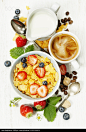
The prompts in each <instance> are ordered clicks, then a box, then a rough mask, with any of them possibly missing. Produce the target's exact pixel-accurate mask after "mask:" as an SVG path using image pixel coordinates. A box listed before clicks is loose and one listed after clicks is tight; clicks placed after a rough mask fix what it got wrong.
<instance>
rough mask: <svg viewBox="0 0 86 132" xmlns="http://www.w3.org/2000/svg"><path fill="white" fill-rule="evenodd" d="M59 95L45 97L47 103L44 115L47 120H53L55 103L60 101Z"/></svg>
mask: <svg viewBox="0 0 86 132" xmlns="http://www.w3.org/2000/svg"><path fill="white" fill-rule="evenodd" d="M60 99H61V97H50V98H48V99H47V102H48V105H47V107H45V109H44V116H45V118H46V119H47V120H48V121H51V122H52V121H54V119H55V117H56V107H55V105H56V104H57V103H58V102H59V101H60Z"/></svg>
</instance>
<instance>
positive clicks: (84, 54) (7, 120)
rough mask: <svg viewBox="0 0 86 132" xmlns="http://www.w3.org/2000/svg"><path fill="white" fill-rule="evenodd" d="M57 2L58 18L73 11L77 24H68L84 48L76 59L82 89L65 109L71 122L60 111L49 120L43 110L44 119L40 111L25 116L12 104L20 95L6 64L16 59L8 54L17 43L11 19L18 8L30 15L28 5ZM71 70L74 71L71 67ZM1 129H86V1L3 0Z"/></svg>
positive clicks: (0, 27) (0, 9)
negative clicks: (11, 101)
mask: <svg viewBox="0 0 86 132" xmlns="http://www.w3.org/2000/svg"><path fill="white" fill-rule="evenodd" d="M54 2H57V3H59V4H60V9H59V11H58V14H57V15H58V18H59V19H61V18H64V17H65V12H66V11H69V12H70V17H71V18H72V19H73V21H74V23H73V24H72V25H70V26H69V30H70V32H72V33H74V34H75V35H77V37H78V38H79V40H80V42H81V46H82V49H81V53H80V56H79V57H78V58H77V60H78V62H79V64H80V69H79V70H78V77H79V78H78V80H79V81H80V83H81V92H80V93H79V94H77V95H76V96H71V97H70V98H69V99H68V100H69V101H70V102H71V107H70V108H68V109H67V110H66V111H65V112H68V113H69V114H70V119H69V120H68V121H66V120H64V119H63V114H62V113H60V112H58V113H57V116H56V118H55V120H54V121H53V122H48V121H47V120H46V119H45V117H44V116H43V113H42V112H38V113H39V114H41V116H42V120H41V121H38V120H37V119H36V116H37V114H35V115H34V116H33V117H31V118H30V119H26V118H24V117H22V116H21V115H20V107H11V108H10V107H9V103H10V100H12V99H13V98H14V97H19V95H18V94H17V93H16V92H15V91H14V90H13V88H12V86H11V84H10V79H9V73H10V69H11V67H9V68H7V67H5V66H4V62H5V61H6V60H10V61H11V63H12V64H13V62H14V61H15V59H12V58H11V57H10V54H9V51H10V49H11V48H13V47H15V46H16V44H15V42H14V41H13V40H12V39H13V37H14V34H15V33H14V31H13V30H12V28H11V25H10V20H11V19H12V18H13V16H14V15H15V9H17V8H18V9H20V10H21V16H24V17H27V12H28V11H27V10H26V6H29V7H30V8H31V9H34V8H36V7H49V8H50V7H51V5H52V4H53V3H54ZM68 67H69V66H68ZM69 69H70V71H72V70H73V69H71V67H69ZM23 103H24V104H25V103H26V104H27V103H31V102H30V101H28V100H27V99H24V98H23V99H22V100H21V101H20V102H19V106H20V105H21V104H23ZM0 128H15V129H16V128H28V129H30V128H32V129H34V128H38V129H41V128H52V129H54V128H56V129H57V128H86V0H0Z"/></svg>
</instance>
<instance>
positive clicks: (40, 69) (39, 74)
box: [35, 67, 45, 78]
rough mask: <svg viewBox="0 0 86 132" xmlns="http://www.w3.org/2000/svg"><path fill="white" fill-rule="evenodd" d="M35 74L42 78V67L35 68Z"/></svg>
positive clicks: (43, 71)
mask: <svg viewBox="0 0 86 132" xmlns="http://www.w3.org/2000/svg"><path fill="white" fill-rule="evenodd" d="M35 73H36V75H37V76H38V77H39V78H43V77H44V76H45V68H44V67H36V68H35Z"/></svg>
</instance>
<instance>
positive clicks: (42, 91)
mask: <svg viewBox="0 0 86 132" xmlns="http://www.w3.org/2000/svg"><path fill="white" fill-rule="evenodd" d="M47 93H48V88H47V86H45V85H42V86H41V87H39V88H38V89H37V94H38V95H39V96H40V97H46V96H47Z"/></svg>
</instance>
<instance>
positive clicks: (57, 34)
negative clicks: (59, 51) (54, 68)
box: [49, 31, 81, 69]
mask: <svg viewBox="0 0 86 132" xmlns="http://www.w3.org/2000/svg"><path fill="white" fill-rule="evenodd" d="M61 34H67V35H70V36H73V38H75V40H76V41H77V43H78V46H79V50H78V53H77V55H76V56H75V57H74V58H73V59H71V60H69V61H62V60H59V59H58V58H56V57H55V56H53V54H52V52H51V44H52V41H53V40H54V39H55V38H56V37H57V36H59V35H61ZM80 50H81V44H80V41H79V39H78V38H77V36H76V35H75V34H73V33H71V32H67V31H61V32H58V33H56V34H55V35H53V36H52V37H51V39H50V41H49V53H50V54H51V56H52V57H53V58H54V59H55V60H56V61H57V62H59V63H62V64H65V63H71V65H72V66H73V67H74V68H75V69H78V68H79V63H78V62H77V60H76V58H77V57H78V56H79V54H80Z"/></svg>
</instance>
